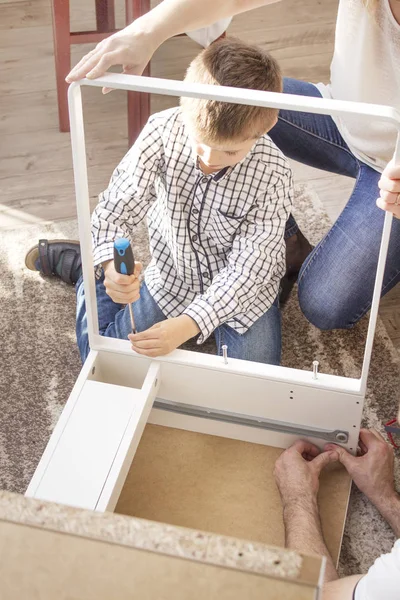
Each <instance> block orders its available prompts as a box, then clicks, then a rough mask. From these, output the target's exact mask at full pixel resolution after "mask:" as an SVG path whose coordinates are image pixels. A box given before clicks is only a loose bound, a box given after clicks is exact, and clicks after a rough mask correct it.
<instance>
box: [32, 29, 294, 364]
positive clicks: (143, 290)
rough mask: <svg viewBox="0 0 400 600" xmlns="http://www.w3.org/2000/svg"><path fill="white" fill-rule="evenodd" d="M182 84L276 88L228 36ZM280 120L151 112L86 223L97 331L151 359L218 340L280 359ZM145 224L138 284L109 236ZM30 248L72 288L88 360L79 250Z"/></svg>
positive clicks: (220, 110) (188, 107)
mask: <svg viewBox="0 0 400 600" xmlns="http://www.w3.org/2000/svg"><path fill="white" fill-rule="evenodd" d="M185 80H186V81H187V82H191V83H194V82H196V83H207V84H214V85H226V86H234V87H244V88H253V89H259V90H269V91H274V92H280V91H281V89H282V79H281V74H280V69H279V66H278V64H277V63H276V61H275V60H274V59H273V58H272V57H271V56H269V55H268V54H267V53H266V52H264V51H263V50H261V49H259V48H257V47H256V46H252V45H249V44H245V43H244V42H241V41H239V40H236V39H232V38H225V39H224V40H220V41H217V42H216V43H214V44H212V45H211V46H209V47H208V48H207V49H205V50H203V51H202V52H201V53H200V54H199V55H198V56H197V57H196V58H195V59H194V60H193V62H192V63H191V64H190V66H189V69H188V71H187V75H186V79H185ZM277 115H278V111H277V110H275V109H270V108H260V107H255V106H245V105H240V104H229V103H222V102H216V101H211V100H210V101H209V100H199V99H193V98H182V99H181V102H180V107H179V108H174V109H170V110H166V111H163V112H161V113H158V114H155V115H153V116H151V117H150V119H149V121H148V123H147V124H146V126H145V127H144V128H143V131H142V133H141V135H140V136H139V138H138V140H137V141H136V142H135V144H134V145H133V147H132V148H131V149H130V150H129V152H128V153H127V155H126V156H125V158H124V159H123V160H122V161H121V163H120V165H119V166H118V167H117V169H116V170H115V171H114V174H113V176H112V178H111V181H110V184H109V187H108V188H107V190H106V191H105V192H103V193H102V194H101V195H100V198H99V204H98V206H97V208H96V209H95V211H94V214H93V217H92V238H93V249H94V250H93V251H94V263H95V265H96V266H97V267H98V268H97V277H98V278H97V280H96V291H97V302H98V307H99V328H100V332H101V334H102V335H105V336H109V337H118V338H122V339H126V338H127V337H129V339H130V341H131V343H132V348H133V349H134V350H135V351H136V352H138V353H140V354H144V355H146V356H153V357H154V356H159V355H163V354H167V353H169V352H171V351H172V350H174V349H175V348H177V347H178V346H180V345H181V344H183V343H184V342H185V341H187V340H188V339H190V338H192V337H194V336H196V335H198V336H199V337H198V343H199V344H201V343H202V342H204V340H206V339H207V338H208V337H209V336H210V335H211V334H212V333H214V335H215V337H216V342H217V348H218V353H219V354H222V345H223V344H227V346H228V354H229V356H230V357H233V358H242V359H245V360H254V361H258V362H266V363H270V364H279V361H280V351H281V336H280V314H279V307H278V291H279V282H280V279H281V277H282V276H283V275H284V273H285V244H284V230H285V224H286V221H287V218H288V216H289V213H290V209H291V200H292V177H291V171H290V168H289V166H288V163H287V161H286V159H285V157H284V156H283V155H282V153H281V152H280V151H279V150H278V148H277V147H276V146H275V145H274V144H273V142H272V141H271V139H270V138H269V137H268V136H267V135H266V134H267V132H268V131H269V130H270V129H271V128H272V127H273V126H274V125H275V123H276V121H277ZM144 217H147V225H148V230H149V238H150V249H151V255H152V260H151V263H150V265H149V266H148V267H147V269H146V271H145V277H144V280H145V281H144V283H143V284H142V285H141V286H140V284H139V279H138V276H139V273H140V265H139V264H137V265H136V268H135V273H134V275H132V276H128V275H120V274H118V273H117V272H116V271H115V268H114V263H113V260H112V259H113V244H114V240H115V239H116V238H118V237H133V238H134V235H135V232H134V228H135V226H136V225H138V223H139V222H140V221H141V220H142V219H143V218H144ZM38 250H39V251H40V250H41V246H40V244H39V247H36V248H35V249H33V250H32V251H31V252H30V253H28V256H27V265H28V266H29V267H30V268H33V269H36V270H40V271H42V272H43V273H45V274H50V273H53V274H57V275H59V276H61V278H62V279H64V280H67V281H68V282H70V283H75V282H76V281H77V285H76V289H77V302H78V306H77V338H78V345H79V349H80V352H81V356H82V358H83V359H84V358H86V356H87V354H88V351H89V348H88V338H87V327H86V312H85V302H84V289H83V283H82V278H81V277H79V275H80V256H79V245H78V244H70V243H69V244H68V243H64V244H63V242H59V241H57V242H53V243H52V242H49V243H48V244H47V242H45V245H44V246H43V247H42V250H41V256H39V257H38ZM39 254H40V252H39ZM101 267H102V268H101ZM78 277H79V278H78ZM130 302H134V304H133V311H134V317H135V324H136V329H137V332H138V333H136V334H135V335H132V334H130V332H131V323H130V317H129V311H128V307H127V306H126V304H128V303H130ZM123 305H125V307H124V306H123Z"/></svg>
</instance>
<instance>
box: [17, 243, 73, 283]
mask: <svg viewBox="0 0 400 600" xmlns="http://www.w3.org/2000/svg"><path fill="white" fill-rule="evenodd" d="M25 265H26V266H27V268H28V269H30V270H31V271H39V272H40V273H41V274H42V275H47V276H50V275H52V276H54V277H59V278H60V279H61V280H62V281H64V282H65V283H68V284H70V285H75V283H76V282H77V281H78V279H79V277H80V276H81V273H82V263H81V249H80V245H79V242H77V241H73V240H50V241H49V240H39V243H38V244H37V245H36V246H33V248H31V249H30V250H29V252H27V254H26V256H25Z"/></svg>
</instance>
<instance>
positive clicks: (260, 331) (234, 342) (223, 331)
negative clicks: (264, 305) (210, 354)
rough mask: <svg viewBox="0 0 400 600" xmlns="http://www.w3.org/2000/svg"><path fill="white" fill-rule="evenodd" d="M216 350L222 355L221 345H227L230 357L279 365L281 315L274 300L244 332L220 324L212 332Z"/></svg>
mask: <svg viewBox="0 0 400 600" xmlns="http://www.w3.org/2000/svg"><path fill="white" fill-rule="evenodd" d="M214 334H215V341H216V343H217V352H218V354H219V356H222V346H223V345H224V344H226V345H227V346H228V356H229V357H230V358H241V359H242V360H253V361H255V362H261V363H267V364H270V365H279V363H280V360H281V345H282V343H281V315H280V310H279V307H278V301H277V300H276V301H275V302H274V304H273V305H272V306H271V308H270V309H269V310H268V311H267V312H266V313H265V314H264V315H263V316H262V317H260V318H259V319H258V320H257V321H256V322H255V323H254V324H253V325H252V326H251V327H250V329H248V330H247V331H246V333H244V334H242V335H241V334H239V333H237V332H236V331H235V330H234V329H232V327H229V325H226V324H224V325H221V326H220V327H217V329H216V330H215V332H214Z"/></svg>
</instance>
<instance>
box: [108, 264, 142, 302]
mask: <svg viewBox="0 0 400 600" xmlns="http://www.w3.org/2000/svg"><path fill="white" fill-rule="evenodd" d="M141 269H142V265H141V263H135V270H134V273H133V274H132V275H122V274H121V273H118V272H117V271H116V270H115V266H114V261H113V260H110V261H108V262H107V263H103V270H104V286H105V288H106V292H107V294H108V295H109V296H110V298H111V300H112V301H113V302H115V303H116V304H130V303H131V302H136V300H139V297H140V294H139V290H140V281H139V275H140V271H141Z"/></svg>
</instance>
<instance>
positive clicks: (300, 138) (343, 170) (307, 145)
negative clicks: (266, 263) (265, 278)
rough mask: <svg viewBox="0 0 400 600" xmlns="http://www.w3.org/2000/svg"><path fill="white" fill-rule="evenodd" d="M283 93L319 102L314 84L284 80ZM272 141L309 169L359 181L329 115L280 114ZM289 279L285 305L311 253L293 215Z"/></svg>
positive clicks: (288, 249)
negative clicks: (329, 172)
mask: <svg viewBox="0 0 400 600" xmlns="http://www.w3.org/2000/svg"><path fill="white" fill-rule="evenodd" d="M284 92H285V93H286V94H297V95H301V96H310V97H317V98H320V97H321V94H320V93H319V91H318V89H317V88H316V87H315V85H313V84H312V83H307V82H304V81H297V80H296V79H290V78H285V80H284ZM269 135H270V136H271V138H272V140H273V141H274V142H275V143H276V145H277V146H278V147H279V148H280V149H281V150H282V152H283V153H284V154H286V155H287V156H289V157H290V158H293V159H295V160H297V161H299V162H302V163H305V164H307V165H310V166H313V167H316V168H319V169H324V170H326V171H331V172H332V173H339V174H341V175H348V176H350V177H354V178H355V177H356V176H357V171H358V161H357V159H356V158H355V157H354V156H353V154H352V153H351V151H350V150H349V148H348V146H347V144H346V143H345V142H344V140H343V138H342V137H341V135H340V133H339V130H338V128H337V127H336V125H335V123H334V121H333V119H332V118H331V117H330V116H329V115H316V114H313V113H306V112H298V111H287V110H281V111H280V113H279V119H278V123H277V124H276V125H275V127H274V128H273V129H272V130H271V131H270V132H269ZM285 240H286V275H285V277H284V278H283V280H282V283H281V295H280V299H281V304H282V305H283V304H284V303H285V302H286V300H287V298H288V296H289V294H290V292H291V290H292V287H293V285H294V283H295V281H296V280H297V277H298V274H299V271H300V268H301V266H302V264H303V263H304V261H305V260H306V258H307V256H308V255H309V254H310V252H311V250H312V246H311V245H310V244H309V242H308V241H307V239H306V238H305V237H304V236H303V234H302V233H301V231H299V228H298V226H297V223H296V221H295V219H294V218H293V216H292V215H290V217H289V219H288V222H287V225H286V232H285Z"/></svg>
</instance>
